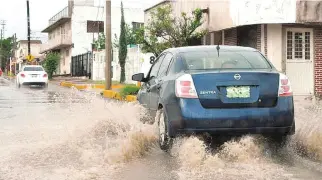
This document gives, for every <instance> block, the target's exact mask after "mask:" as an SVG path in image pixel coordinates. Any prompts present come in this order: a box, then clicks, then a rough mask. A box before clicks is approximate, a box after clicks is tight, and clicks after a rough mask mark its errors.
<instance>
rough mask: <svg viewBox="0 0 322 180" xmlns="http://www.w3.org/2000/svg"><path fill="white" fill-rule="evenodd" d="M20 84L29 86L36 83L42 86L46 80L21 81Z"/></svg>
mask: <svg viewBox="0 0 322 180" xmlns="http://www.w3.org/2000/svg"><path fill="white" fill-rule="evenodd" d="M21 84H22V85H24V86H31V85H38V86H43V85H46V84H47V82H45V81H37V82H23V83H21Z"/></svg>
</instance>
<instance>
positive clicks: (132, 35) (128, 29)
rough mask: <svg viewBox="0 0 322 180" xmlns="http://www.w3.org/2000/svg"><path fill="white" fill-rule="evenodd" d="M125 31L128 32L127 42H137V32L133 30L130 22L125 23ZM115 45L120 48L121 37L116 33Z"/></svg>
mask: <svg viewBox="0 0 322 180" xmlns="http://www.w3.org/2000/svg"><path fill="white" fill-rule="evenodd" d="M125 32H126V43H127V45H129V44H137V41H136V37H135V36H136V32H135V31H133V29H132V27H131V26H130V25H129V24H125ZM113 47H114V48H119V38H118V37H117V35H116V34H114V40H113Z"/></svg>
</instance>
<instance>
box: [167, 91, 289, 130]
mask: <svg viewBox="0 0 322 180" xmlns="http://www.w3.org/2000/svg"><path fill="white" fill-rule="evenodd" d="M165 108H166V113H167V117H168V119H169V133H170V135H171V136H175V135H176V134H178V133H202V132H207V133H211V134H266V133H267V134H276V133H281V134H289V133H291V134H292V133H294V132H292V131H294V128H293V126H295V124H294V105H293V97H279V98H278V102H277V105H276V106H275V107H270V108H239V109H219V108H216V109H205V108H203V107H202V106H201V104H200V102H199V100H198V99H179V100H178V102H177V103H173V104H169V105H166V106H165Z"/></svg>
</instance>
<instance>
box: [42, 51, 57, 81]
mask: <svg viewBox="0 0 322 180" xmlns="http://www.w3.org/2000/svg"><path fill="white" fill-rule="evenodd" d="M59 60H60V54H59V53H54V52H51V53H48V54H47V55H46V58H45V62H44V68H45V69H46V72H47V73H48V78H49V79H52V77H53V74H54V72H55V71H56V70H57V67H58V64H59Z"/></svg>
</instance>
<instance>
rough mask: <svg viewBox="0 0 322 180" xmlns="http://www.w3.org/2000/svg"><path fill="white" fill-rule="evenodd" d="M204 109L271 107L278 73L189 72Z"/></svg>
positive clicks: (253, 71) (275, 96)
mask: <svg viewBox="0 0 322 180" xmlns="http://www.w3.org/2000/svg"><path fill="white" fill-rule="evenodd" d="M190 74H191V76H192V78H193V81H194V85H195V88H196V91H197V94H198V97H199V100H200V103H201V105H202V106H203V107H204V108H246V107H273V106H275V105H276V101H277V97H278V86H279V73H278V72H275V71H271V70H245V71H199V72H198V71H194V72H192V71H191V72H190Z"/></svg>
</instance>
